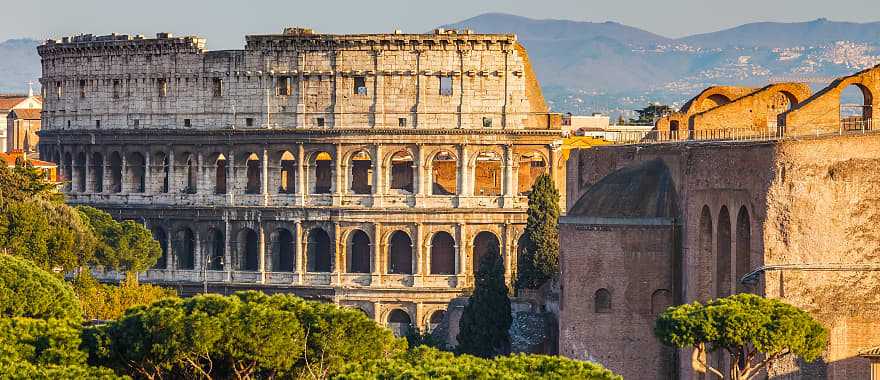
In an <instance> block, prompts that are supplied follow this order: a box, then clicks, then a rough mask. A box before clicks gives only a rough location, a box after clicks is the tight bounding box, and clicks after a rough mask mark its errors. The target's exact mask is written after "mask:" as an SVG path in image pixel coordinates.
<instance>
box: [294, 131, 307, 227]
mask: <svg viewBox="0 0 880 380" xmlns="http://www.w3.org/2000/svg"><path fill="white" fill-rule="evenodd" d="M305 151H306V149H305V147H304V146H303V144H299V145H297V146H296V194H297V195H299V204H300V205H305V204H306V196H307V195H308V194H309V189H307V188H306V186H307V185H306V167H307V163H306V160H305V157H306V153H305ZM297 223H299V222H297Z"/></svg>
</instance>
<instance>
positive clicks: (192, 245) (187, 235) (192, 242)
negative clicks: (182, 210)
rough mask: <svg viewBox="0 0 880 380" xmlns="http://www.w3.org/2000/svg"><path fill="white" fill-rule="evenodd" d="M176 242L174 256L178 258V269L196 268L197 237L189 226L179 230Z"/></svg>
mask: <svg viewBox="0 0 880 380" xmlns="http://www.w3.org/2000/svg"><path fill="white" fill-rule="evenodd" d="M174 242H175V243H176V244H174V257H175V258H176V259H177V260H175V261H176V262H177V266H176V269H183V270H193V269H195V268H196V239H195V234H194V233H193V231H192V230H191V229H190V228H189V227H183V228H181V229H179V230H177V234H176V236H175V239H174Z"/></svg>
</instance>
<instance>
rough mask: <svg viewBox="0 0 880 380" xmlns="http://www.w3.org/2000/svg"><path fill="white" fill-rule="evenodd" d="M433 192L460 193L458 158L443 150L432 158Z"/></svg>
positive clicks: (436, 193)
mask: <svg viewBox="0 0 880 380" xmlns="http://www.w3.org/2000/svg"><path fill="white" fill-rule="evenodd" d="M431 182H432V183H431V194H432V195H455V194H457V193H458V160H456V158H455V155H453V154H452V153H449V152H447V151H441V152H439V153H437V154H435V155H434V158H433V159H432V160H431Z"/></svg>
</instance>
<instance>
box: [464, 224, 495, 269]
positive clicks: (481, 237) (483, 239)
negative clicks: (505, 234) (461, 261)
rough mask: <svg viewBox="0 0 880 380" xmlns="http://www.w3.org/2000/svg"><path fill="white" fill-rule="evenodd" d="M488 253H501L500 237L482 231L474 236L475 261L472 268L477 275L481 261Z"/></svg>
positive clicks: (473, 260)
mask: <svg viewBox="0 0 880 380" xmlns="http://www.w3.org/2000/svg"><path fill="white" fill-rule="evenodd" d="M488 253H496V254H500V253H501V241H500V240H498V236H497V235H495V234H494V233H492V232H489V231H482V232H480V233H478V234H477V235H476V236H474V248H473V259H472V262H471V264H472V265H471V268H473V273H474V274H476V273H477V271H479V270H480V259H482V258H483V255H485V254H488Z"/></svg>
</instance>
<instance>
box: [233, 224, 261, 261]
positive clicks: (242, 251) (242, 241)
mask: <svg viewBox="0 0 880 380" xmlns="http://www.w3.org/2000/svg"><path fill="white" fill-rule="evenodd" d="M238 262H239V264H238V265H239V267H238V269H239V270H243V271H257V270H259V269H260V238H259V236H257V232H256V231H254V230H252V229H250V228H242V229H241V230H239V231H238Z"/></svg>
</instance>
